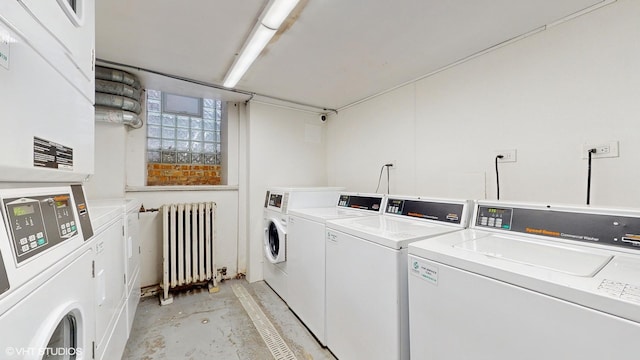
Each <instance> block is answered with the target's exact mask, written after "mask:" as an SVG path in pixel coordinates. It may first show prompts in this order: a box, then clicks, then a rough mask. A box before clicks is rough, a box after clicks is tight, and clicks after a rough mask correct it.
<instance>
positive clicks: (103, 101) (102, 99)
mask: <svg viewBox="0 0 640 360" xmlns="http://www.w3.org/2000/svg"><path fill="white" fill-rule="evenodd" d="M96 105H101V106H107V107H111V108H116V109H121V110H127V111H132V112H134V113H136V114H140V112H141V111H142V107H141V106H140V103H139V102H137V101H135V100H133V99H129V98H128V97H124V96H120V95H111V94H104V93H99V92H97V93H96Z"/></svg>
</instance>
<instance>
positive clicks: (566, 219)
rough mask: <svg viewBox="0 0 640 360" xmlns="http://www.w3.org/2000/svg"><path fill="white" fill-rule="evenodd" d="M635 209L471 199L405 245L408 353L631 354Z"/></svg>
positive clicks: (639, 298)
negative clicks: (454, 224)
mask: <svg viewBox="0 0 640 360" xmlns="http://www.w3.org/2000/svg"><path fill="white" fill-rule="evenodd" d="M639 246H640V211H635V210H633V211H632V210H617V209H604V208H591V207H584V206H576V207H570V206H555V205H541V204H516V203H503V202H488V201H480V202H478V203H477V205H476V206H475V213H474V220H473V225H472V227H471V228H470V229H467V230H465V231H461V232H457V233H452V234H447V235H444V236H441V237H438V238H435V239H432V240H431V241H421V242H416V243H412V244H411V245H409V253H410V255H409V264H408V273H409V274H410V275H409V298H410V301H409V304H410V315H411V316H410V319H411V320H410V325H411V326H410V329H411V357H412V358H413V359H452V360H462V359H477V360H489V359H490V360H507V359H508V360H511V359H521V360H539V359H550V360H561V359H581V360H596V359H598V360H599V359H621V360H631V359H637V358H638V346H637V341H638V339H639V338H640V247H639Z"/></svg>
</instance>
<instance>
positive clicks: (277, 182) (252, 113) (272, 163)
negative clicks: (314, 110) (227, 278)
mask: <svg viewBox="0 0 640 360" xmlns="http://www.w3.org/2000/svg"><path fill="white" fill-rule="evenodd" d="M248 118H249V126H248V133H249V134H248V135H249V137H248V139H249V141H248V147H249V151H248V154H249V162H248V166H249V167H248V169H249V171H248V174H247V176H248V177H247V178H248V187H249V193H248V198H247V202H248V203H247V206H248V219H249V220H248V236H249V248H248V252H249V255H248V258H249V269H248V274H247V276H248V280H249V281H251V282H253V281H257V280H261V279H262V260H263V251H262V241H263V215H262V213H263V206H264V196H265V191H266V189H267V188H268V187H273V186H326V183H327V171H326V155H325V144H326V141H325V137H326V125H325V124H322V123H320V121H319V120H318V115H317V114H311V113H307V112H302V111H298V110H289V109H285V108H282V107H276V106H272V105H265V104H261V103H258V102H252V103H250V104H249V109H248Z"/></svg>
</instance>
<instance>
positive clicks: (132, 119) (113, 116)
mask: <svg viewBox="0 0 640 360" xmlns="http://www.w3.org/2000/svg"><path fill="white" fill-rule="evenodd" d="M95 113H96V121H101V122H109V123H114V124H123V125H128V126H131V127H132V128H134V129H140V128H141V127H142V119H140V117H139V116H138V115H136V114H135V113H132V112H130V111H124V110H118V109H112V108H108V107H104V106H96V110H95Z"/></svg>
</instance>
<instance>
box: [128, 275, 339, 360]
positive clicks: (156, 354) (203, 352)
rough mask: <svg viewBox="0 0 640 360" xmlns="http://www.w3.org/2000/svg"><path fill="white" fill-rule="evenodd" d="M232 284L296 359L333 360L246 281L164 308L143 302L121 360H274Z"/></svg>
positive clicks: (275, 300) (269, 293) (277, 303)
mask: <svg viewBox="0 0 640 360" xmlns="http://www.w3.org/2000/svg"><path fill="white" fill-rule="evenodd" d="M232 284H241V285H242V286H244V287H245V288H246V289H247V291H248V292H249V294H250V295H251V296H253V298H254V299H255V301H256V302H257V303H258V305H259V306H260V308H261V309H262V311H263V312H264V313H265V315H266V316H267V318H268V319H269V320H270V321H271V322H272V323H273V325H274V327H275V329H276V330H277V331H278V332H279V333H280V336H281V337H282V338H283V339H284V341H285V342H286V343H287V345H288V346H289V348H290V349H291V351H292V352H293V353H294V354H295V356H296V358H297V359H299V360H303V359H304V360H310V359H335V358H334V357H333V356H332V354H331V353H330V352H329V351H328V350H327V349H325V348H322V346H321V345H320V344H319V343H318V342H317V341H316V339H315V338H314V337H313V336H312V335H311V333H310V332H309V330H307V328H306V327H304V325H303V324H302V323H301V322H300V320H299V319H298V318H297V317H296V316H295V315H294V314H293V313H292V312H291V310H289V308H288V307H287V305H286V304H285V303H284V302H283V301H282V299H280V298H279V297H278V295H276V293H274V292H273V290H271V288H270V287H269V286H268V285H267V284H266V283H264V282H263V281H259V282H256V283H253V284H249V283H248V282H247V281H245V280H227V281H224V282H222V283H219V284H218V286H219V288H220V291H219V292H217V293H213V294H209V292H208V291H206V290H194V291H191V292H188V293H183V294H176V295H174V301H173V304H170V305H166V306H160V305H159V302H158V298H157V297H148V298H144V299H142V300H141V302H140V305H138V310H137V312H136V317H135V320H134V323H133V329H132V331H131V336H130V337H129V342H128V343H127V347H126V349H125V352H124V355H123V357H122V359H123V360H152V359H172V360H173V359H194V360H196V359H198V360H199V359H221V360H227V359H243V360H244V359H251V360H253V359H256V360H268V359H273V356H272V355H271V352H270V351H269V349H268V348H267V346H266V344H265V342H264V341H263V339H262V337H261V336H260V333H259V332H258V331H257V330H256V328H255V327H254V325H253V322H252V321H251V318H250V317H249V315H248V314H247V312H246V311H245V310H244V308H243V307H242V305H241V304H240V301H239V299H238V298H237V297H236V295H235V294H234V292H233V291H232V289H231V285H232Z"/></svg>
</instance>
